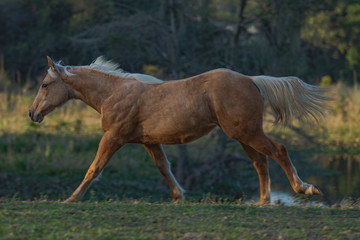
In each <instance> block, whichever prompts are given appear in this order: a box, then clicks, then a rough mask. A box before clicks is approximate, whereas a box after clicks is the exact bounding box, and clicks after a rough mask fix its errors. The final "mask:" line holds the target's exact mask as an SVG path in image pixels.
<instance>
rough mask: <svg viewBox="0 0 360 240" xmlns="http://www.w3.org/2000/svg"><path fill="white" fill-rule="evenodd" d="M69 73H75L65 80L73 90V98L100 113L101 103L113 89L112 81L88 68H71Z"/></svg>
mask: <svg viewBox="0 0 360 240" xmlns="http://www.w3.org/2000/svg"><path fill="white" fill-rule="evenodd" d="M71 73H73V74H75V75H74V76H71V77H68V78H67V80H66V82H67V84H68V85H69V86H70V87H71V88H72V89H73V90H74V92H75V94H74V96H75V98H77V99H80V100H82V101H83V102H85V103H86V104H88V105H89V106H91V107H92V108H94V109H95V110H96V111H98V112H99V113H101V106H102V104H103V103H104V101H105V100H106V99H108V98H109V97H110V96H111V95H112V93H113V91H114V84H115V83H114V81H111V79H109V80H108V79H104V78H106V75H105V74H104V75H103V74H102V73H94V72H92V71H90V70H88V69H81V68H73V71H71ZM117 84H119V81H118V82H117Z"/></svg>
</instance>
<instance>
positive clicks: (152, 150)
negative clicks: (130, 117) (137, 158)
mask: <svg viewBox="0 0 360 240" xmlns="http://www.w3.org/2000/svg"><path fill="white" fill-rule="evenodd" d="M143 146H144V147H145V149H146V151H147V152H148V153H149V154H150V156H151V158H152V159H153V161H154V163H155V165H156V166H157V167H158V169H159V171H160V173H161V174H162V175H163V176H164V177H165V180H166V181H167V183H168V184H169V187H170V190H171V193H172V196H173V200H174V202H179V201H181V200H184V194H183V193H184V190H183V189H182V187H181V186H180V184H179V183H178V182H177V181H176V179H175V177H174V175H173V174H172V172H171V169H170V163H169V161H168V160H167V158H166V155H165V152H164V150H163V148H162V146H161V145H160V144H144V145H143Z"/></svg>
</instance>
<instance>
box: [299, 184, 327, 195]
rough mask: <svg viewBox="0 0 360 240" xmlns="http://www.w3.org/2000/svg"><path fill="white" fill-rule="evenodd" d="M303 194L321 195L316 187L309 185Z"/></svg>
mask: <svg viewBox="0 0 360 240" xmlns="http://www.w3.org/2000/svg"><path fill="white" fill-rule="evenodd" d="M304 193H305V194H308V195H323V194H322V192H321V191H320V189H319V188H318V187H316V186H314V185H311V184H309V186H308V187H307V188H306V190H305V192H304Z"/></svg>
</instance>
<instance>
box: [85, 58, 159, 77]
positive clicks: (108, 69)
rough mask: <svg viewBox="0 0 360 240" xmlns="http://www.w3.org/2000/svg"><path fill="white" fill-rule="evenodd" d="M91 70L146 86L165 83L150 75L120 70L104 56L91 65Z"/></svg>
mask: <svg viewBox="0 0 360 240" xmlns="http://www.w3.org/2000/svg"><path fill="white" fill-rule="evenodd" d="M89 68H90V69H95V70H98V71H101V72H104V73H107V74H111V75H115V76H121V77H123V78H135V79H136V80H138V81H139V82H142V83H146V84H159V83H162V82H163V81H162V80H160V79H158V78H155V77H153V76H150V75H145V74H140V73H127V72H125V71H124V70H122V69H121V68H119V64H117V63H114V62H113V61H109V60H105V58H104V57H103V56H100V57H98V58H97V59H96V60H95V61H94V62H93V63H91V64H90V65H89Z"/></svg>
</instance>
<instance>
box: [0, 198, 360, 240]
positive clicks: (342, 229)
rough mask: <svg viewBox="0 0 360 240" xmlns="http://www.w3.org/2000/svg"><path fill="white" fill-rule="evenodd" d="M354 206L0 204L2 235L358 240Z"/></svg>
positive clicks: (359, 219)
mask: <svg viewBox="0 0 360 240" xmlns="http://www.w3.org/2000/svg"><path fill="white" fill-rule="evenodd" d="M359 226H360V208H359V206H358V207H357V208H354V207H346V208H339V207H336V208H327V209H324V208H317V207H284V206H265V207H258V206H255V205H243V204H227V203H225V204H224V203H223V204H216V203H183V204H178V205H175V204H172V203H148V202H144V201H128V202H127V201H122V202H117V201H115V202H100V203H97V202H82V203H77V204H63V203H59V202H49V201H35V202H21V201H16V200H15V201H13V200H3V201H2V202H1V205H0V236H2V237H1V238H2V239H359V238H360V229H359Z"/></svg>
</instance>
